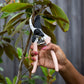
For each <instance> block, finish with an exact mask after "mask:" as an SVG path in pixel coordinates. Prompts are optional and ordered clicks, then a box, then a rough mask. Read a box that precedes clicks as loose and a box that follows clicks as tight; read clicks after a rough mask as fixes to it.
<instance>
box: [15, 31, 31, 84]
mask: <svg viewBox="0 0 84 84" xmlns="http://www.w3.org/2000/svg"><path fill="white" fill-rule="evenodd" d="M31 35H32V31H31V30H30V34H29V37H28V39H27V44H26V46H25V50H24V52H23V55H22V58H21V61H20V64H19V70H18V75H17V80H16V83H15V84H18V82H19V80H20V78H21V72H22V65H23V61H24V57H25V55H26V52H27V48H28V45H29V42H30V38H31Z"/></svg>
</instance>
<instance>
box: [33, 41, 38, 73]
mask: <svg viewBox="0 0 84 84" xmlns="http://www.w3.org/2000/svg"><path fill="white" fill-rule="evenodd" d="M33 50H34V51H38V48H37V42H34V43H33ZM35 59H36V61H35V62H34V65H33V69H32V73H35V72H36V69H37V64H38V55H36V56H35Z"/></svg>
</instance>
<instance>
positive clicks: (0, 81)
mask: <svg viewBox="0 0 84 84" xmlns="http://www.w3.org/2000/svg"><path fill="white" fill-rule="evenodd" d="M0 84H6V82H5V79H4V77H3V76H2V75H1V74H0Z"/></svg>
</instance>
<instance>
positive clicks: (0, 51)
mask: <svg viewBox="0 0 84 84" xmlns="http://www.w3.org/2000/svg"><path fill="white" fill-rule="evenodd" d="M3 51H4V50H3V47H2V46H0V57H1V56H2V55H3Z"/></svg>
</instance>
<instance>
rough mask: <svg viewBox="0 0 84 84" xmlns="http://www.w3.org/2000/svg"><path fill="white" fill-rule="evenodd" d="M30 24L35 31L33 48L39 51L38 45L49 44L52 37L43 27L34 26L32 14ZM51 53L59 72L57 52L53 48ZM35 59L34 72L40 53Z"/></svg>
mask: <svg viewBox="0 0 84 84" xmlns="http://www.w3.org/2000/svg"><path fill="white" fill-rule="evenodd" d="M29 25H30V29H31V30H32V32H33V37H32V43H33V50H34V51H38V45H40V44H46V45H47V44H49V43H51V38H50V37H49V36H48V35H47V34H45V33H44V32H43V31H42V29H41V28H35V27H34V26H33V24H32V15H31V17H30V19H29ZM39 38H40V39H39ZM51 55H52V59H53V62H54V66H55V71H57V72H58V71H59V68H58V60H57V57H56V54H55V52H54V51H53V50H51ZM35 59H36V61H35V62H34V65H33V69H32V73H35V72H36V69H37V63H38V55H36V56H35Z"/></svg>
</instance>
